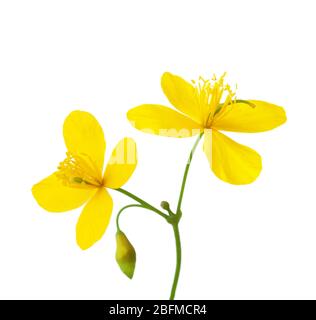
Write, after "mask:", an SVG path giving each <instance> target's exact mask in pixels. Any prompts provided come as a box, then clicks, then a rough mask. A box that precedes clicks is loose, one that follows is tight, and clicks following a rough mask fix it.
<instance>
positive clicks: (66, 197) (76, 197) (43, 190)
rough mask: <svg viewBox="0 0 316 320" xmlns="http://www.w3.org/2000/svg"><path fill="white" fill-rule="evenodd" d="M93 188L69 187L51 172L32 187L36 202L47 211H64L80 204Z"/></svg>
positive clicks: (92, 191)
mask: <svg viewBox="0 0 316 320" xmlns="http://www.w3.org/2000/svg"><path fill="white" fill-rule="evenodd" d="M94 192H95V190H93V189H79V188H70V187H67V186H65V185H63V184H62V182H61V180H60V179H58V178H57V176H56V174H55V173H53V174H52V175H50V176H49V177H47V178H45V179H44V180H42V181H41V182H39V183H37V184H36V185H34V186H33V188H32V193H33V196H34V198H35V200H36V201H37V202H38V204H39V205H40V206H41V207H42V208H44V209H45V210H47V211H51V212H64V211H68V210H72V209H76V208H78V207H80V206H82V205H83V204H84V203H85V202H86V201H87V200H88V199H89V198H90V197H91V196H92V195H93V194H94Z"/></svg>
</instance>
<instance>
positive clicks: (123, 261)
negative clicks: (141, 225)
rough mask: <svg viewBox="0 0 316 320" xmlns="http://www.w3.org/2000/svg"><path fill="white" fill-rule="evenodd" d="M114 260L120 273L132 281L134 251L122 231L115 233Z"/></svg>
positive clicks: (134, 260)
mask: <svg viewBox="0 0 316 320" xmlns="http://www.w3.org/2000/svg"><path fill="white" fill-rule="evenodd" d="M115 258H116V262H117V263H118V265H119V267H120V269H121V270H122V272H123V273H124V274H125V275H126V276H128V277H129V278H130V279H132V278H133V275H134V270H135V264H136V251H135V249H134V247H133V246H132V244H131V243H130V242H129V240H128V239H127V237H126V235H125V233H124V232H122V231H117V233H116V255H115Z"/></svg>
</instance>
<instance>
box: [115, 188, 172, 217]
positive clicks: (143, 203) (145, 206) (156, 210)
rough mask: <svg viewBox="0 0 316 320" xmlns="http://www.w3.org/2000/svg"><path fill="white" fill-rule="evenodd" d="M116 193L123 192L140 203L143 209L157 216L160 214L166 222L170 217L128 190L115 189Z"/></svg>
mask: <svg viewBox="0 0 316 320" xmlns="http://www.w3.org/2000/svg"><path fill="white" fill-rule="evenodd" d="M115 190H116V191H118V192H121V193H123V194H124V195H126V196H128V197H130V198H131V199H133V200H135V201H137V202H138V203H140V204H141V205H142V207H144V208H146V209H148V210H151V211H153V212H156V213H157V214H159V215H160V216H161V217H163V218H165V219H166V220H168V218H169V216H168V215H166V214H164V213H163V212H162V211H160V210H159V209H157V208H155V207H154V206H152V205H151V204H149V203H148V202H146V201H145V200H143V199H141V198H139V197H137V196H136V195H135V194H133V193H131V192H129V191H127V190H124V189H122V188H119V189H115Z"/></svg>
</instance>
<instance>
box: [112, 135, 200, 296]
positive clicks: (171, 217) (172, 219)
mask: <svg viewBox="0 0 316 320" xmlns="http://www.w3.org/2000/svg"><path fill="white" fill-rule="evenodd" d="M202 136H203V132H202V133H201V134H200V135H199V136H198V138H197V140H196V141H195V143H194V145H193V148H192V149H191V152H190V155H189V159H188V162H187V164H186V167H185V170H184V175H183V179H182V183H181V189H180V194H179V200H178V204H177V211H176V213H175V214H174V213H172V212H171V211H170V210H169V211H168V213H169V214H168V215H167V214H165V213H163V212H162V211H161V210H159V209H157V208H155V207H154V206H152V205H151V204H149V203H148V202H147V201H145V200H143V199H141V198H140V197H138V196H136V195H135V194H133V193H131V192H129V191H127V190H125V189H122V188H119V189H115V190H116V191H118V192H120V193H122V194H124V195H126V196H128V197H129V198H131V199H133V200H135V201H136V202H138V204H131V205H127V206H125V207H123V208H122V209H121V210H120V211H119V212H118V214H117V217H116V225H117V229H118V230H120V227H119V217H120V215H121V213H122V212H123V211H124V210H125V209H128V208H132V207H140V208H144V209H148V210H151V211H153V212H155V213H157V214H158V215H160V216H161V217H163V218H164V219H165V220H166V221H167V222H168V223H170V224H171V225H172V228H173V233H174V238H175V245H176V269H175V273H174V279H173V283H172V288H171V293H170V300H174V298H175V295H176V290H177V286H178V281H179V276H180V270H181V256H182V253H181V239H180V232H179V221H180V219H181V216H182V211H181V205H182V200H183V196H184V189H185V185H186V182H187V177H188V173H189V169H190V165H191V161H192V158H193V155H194V152H195V150H196V148H197V146H198V144H199V142H200V140H201V139H202Z"/></svg>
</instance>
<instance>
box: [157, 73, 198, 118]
mask: <svg viewBox="0 0 316 320" xmlns="http://www.w3.org/2000/svg"><path fill="white" fill-rule="evenodd" d="M161 87H162V90H163V92H164V94H165V95H166V97H167V98H168V100H169V101H170V103H171V104H172V105H173V106H174V107H176V108H177V109H178V110H179V111H181V112H183V113H185V114H186V115H187V116H189V117H190V118H191V119H193V120H194V121H196V122H197V123H203V113H202V112H201V109H200V108H199V106H198V103H197V99H196V92H195V88H194V87H193V85H192V84H190V83H188V82H187V81H185V80H184V79H182V78H181V77H179V76H176V75H173V74H171V73H169V72H165V73H164V74H163V75H162V77H161Z"/></svg>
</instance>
